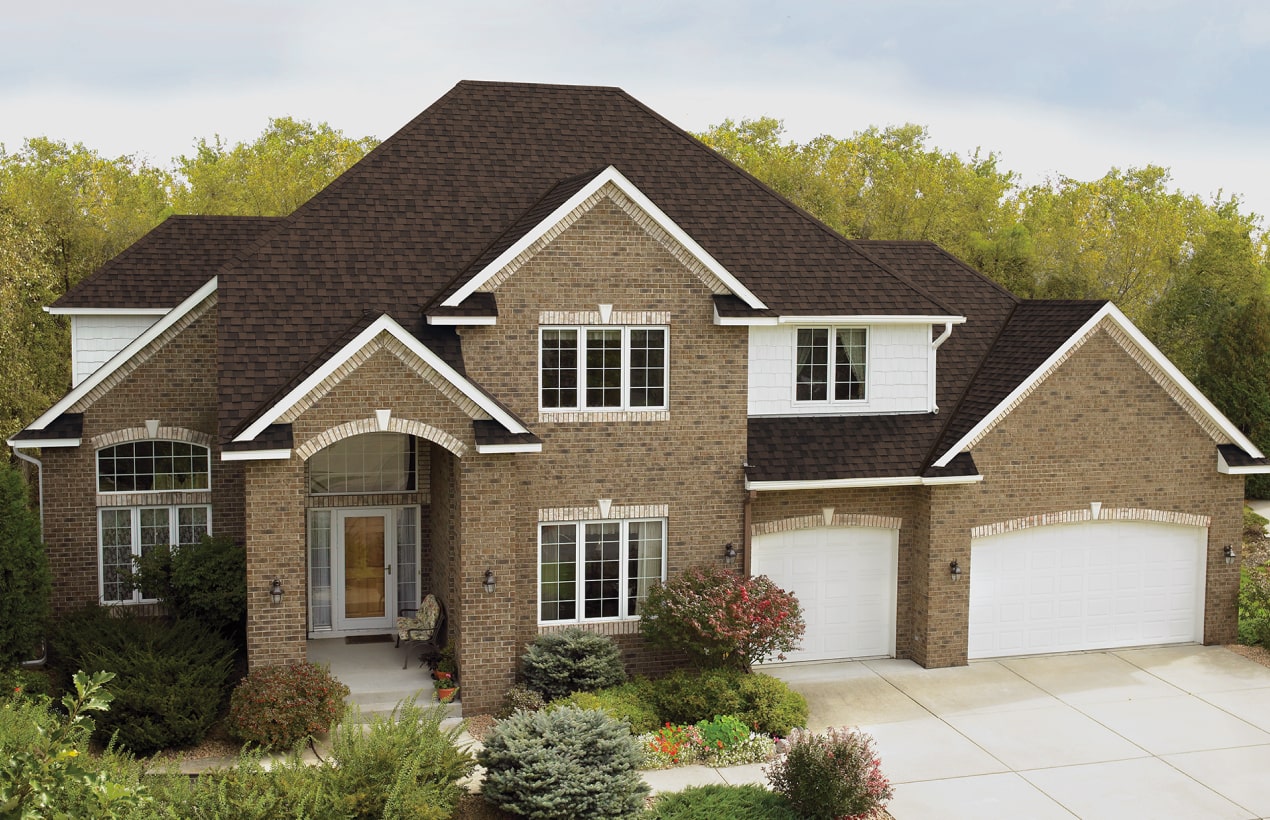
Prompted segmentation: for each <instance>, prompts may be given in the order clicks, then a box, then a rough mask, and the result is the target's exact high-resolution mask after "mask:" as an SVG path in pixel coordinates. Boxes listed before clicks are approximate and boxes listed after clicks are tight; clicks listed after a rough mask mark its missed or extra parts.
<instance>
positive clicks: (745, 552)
mask: <svg viewBox="0 0 1270 820" xmlns="http://www.w3.org/2000/svg"><path fill="white" fill-rule="evenodd" d="M756 495H758V493H756V492H755V491H754V490H749V491H748V492H746V493H745V532H744V533H743V534H742V535H741V571H742V572H744V573H745V574H746V575H749V574H750V520H751V518H752V516H753V506H754V496H756Z"/></svg>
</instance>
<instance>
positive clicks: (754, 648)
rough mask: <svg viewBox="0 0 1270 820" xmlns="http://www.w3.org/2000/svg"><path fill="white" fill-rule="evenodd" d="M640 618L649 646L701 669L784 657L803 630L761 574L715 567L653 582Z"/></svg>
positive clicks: (794, 603)
mask: <svg viewBox="0 0 1270 820" xmlns="http://www.w3.org/2000/svg"><path fill="white" fill-rule="evenodd" d="M640 615H641V619H640V634H641V635H643V636H644V640H645V641H646V642H647V643H648V644H649V645H650V646H654V647H660V648H662V649H666V650H669V651H682V652H686V653H687V654H688V656H689V657H691V658H692V659H693V660H694V661H696V662H697V663H699V664H701V665H703V666H726V667H730V668H733V669H743V670H748V669H749V668H750V667H751V666H752V665H753V664H756V663H762V662H763V661H764V660H766V659H768V658H770V657H772V656H776V657H778V658H784V657H785V655H784V653H785V652H790V651H792V650H794V649H795V648H797V646H798V643H799V641H800V640H802V636H803V632H804V631H805V630H806V624H805V623H804V622H803V616H802V609H801V608H800V607H799V606H798V599H797V598H796V597H795V596H794V594H793V593H791V592H786V591H785V590H783V589H781V588H780V587H778V586H777V585H776V584H774V583H772V580H771V579H770V578H768V577H767V576H765V575H758V576H747V577H737V575H736V574H735V573H732V572H729V571H727V570H725V569H722V568H718V567H692V568H690V569H688V570H687V571H685V572H684V573H683V574H682V575H680V576H679V577H678V578H675V579H674V580H672V581H670V582H669V583H666V584H654V585H653V588H652V590H650V591H649V593H648V598H647V599H646V600H645V601H644V604H643V606H642V608H641V609H640Z"/></svg>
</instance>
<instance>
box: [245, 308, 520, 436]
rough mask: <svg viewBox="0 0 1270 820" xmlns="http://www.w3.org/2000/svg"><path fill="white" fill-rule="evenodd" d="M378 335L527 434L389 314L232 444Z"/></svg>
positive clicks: (290, 404)
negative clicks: (399, 345) (397, 344)
mask: <svg viewBox="0 0 1270 820" xmlns="http://www.w3.org/2000/svg"><path fill="white" fill-rule="evenodd" d="M381 333H387V334H388V335H390V336H392V337H393V338H394V339H396V340H397V341H398V342H400V343H401V344H402V345H403V346H404V347H406V349H408V350H409V351H410V352H411V353H413V354H415V355H416V356H418V357H419V358H420V359H422V360H423V361H424V362H425V363H426V364H427V365H428V367H431V368H432V369H433V370H435V371H436V372H437V373H438V374H439V375H440V376H441V377H442V378H443V379H445V380H446V381H448V382H449V383H450V384H452V385H454V386H455V387H456V388H457V389H458V390H459V392H460V393H462V394H463V395H464V396H465V397H467V398H468V399H469V400H470V401H471V402H472V403H473V404H475V405H476V406H477V407H479V408H481V409H482V410H483V411H485V412H486V413H488V414H489V416H490V418H492V419H494V420H496V421H498V422H499V423H500V424H502V425H503V426H504V427H506V428H507V429H508V430H510V431H512V432H513V433H528V432H529V430H527V429H526V428H525V426H524V425H522V424H521V423H520V422H518V421H517V420H516V418H515V417H514V416H512V415H511V414H510V413H508V412H507V411H506V410H504V409H503V408H502V407H499V406H498V404H497V403H495V402H494V401H493V400H492V399H490V397H489V396H487V395H486V394H485V393H484V392H483V391H481V390H480V389H478V388H477V387H476V385H474V384H473V383H472V382H470V381H468V380H467V379H466V378H465V377H464V376H462V375H460V374H459V372H458V371H457V370H455V369H454V368H452V367H450V365H448V364H446V363H445V361H444V360H443V359H442V358H441V357H440V356H438V355H437V354H435V353H433V352H432V351H431V350H429V349H428V347H427V346H426V345H424V344H423V343H422V342H420V341H419V340H418V339H416V338H415V337H414V336H413V335H412V334H411V333H410V332H408V331H407V330H406V329H405V328H403V327H402V326H401V325H399V324H397V322H396V321H395V320H394V319H393V318H392V317H391V316H389V315H388V314H386V313H385V314H384V315H383V316H380V317H379V318H378V319H376V320H375V321H374V322H371V324H370V325H369V326H368V327H367V328H366V329H365V330H363V331H362V332H361V333H359V334H357V337H356V338H354V339H353V340H352V341H351V342H349V343H348V344H346V345H344V347H342V348H340V349H339V350H338V351H337V352H336V353H335V355H333V356H332V357H331V358H329V359H327V360H326V361H325V362H324V363H323V364H322V366H321V367H319V368H318V369H317V370H316V371H314V372H313V373H312V374H311V375H310V376H309V377H308V378H307V379H305V380H304V381H303V382H301V383H300V384H299V385H298V386H297V387H295V388H294V389H293V390H292V391H291V392H290V393H287V395H286V396H284V397H283V398H282V399H281V400H280V401H278V402H277V403H275V404H273V405H272V406H270V407H269V408H268V409H266V410H265V411H264V412H263V413H261V414H260V415H259V416H257V417H256V420H255V421H253V422H252V423H251V425H250V426H248V427H247V429H246V430H244V431H243V432H242V433H240V434H239V435H238V436H236V437H235V438H234V441H251V440H253V439H254V438H255V437H256V436H258V435H260V434H261V433H262V432H263V431H264V429H265V428H266V427H268V426H269V425H271V424H273V423H275V422H277V421H278V419H280V418H281V417H282V416H283V414H285V413H286V412H287V411H288V410H290V409H291V408H292V407H294V406H295V405H296V404H298V403H299V402H300V400H301V399H303V398H304V397H305V396H307V395H308V394H309V393H310V392H312V391H313V390H314V389H315V388H317V387H318V386H319V385H321V383H322V382H323V381H325V380H326V379H327V378H328V377H329V376H330V375H331V374H332V373H334V372H335V371H336V370H338V369H339V368H340V367H341V366H342V365H343V364H344V363H345V362H347V361H348V360H349V359H350V358H352V357H353V356H354V355H355V354H356V353H357V352H358V351H359V350H361V349H362V348H363V347H365V346H366V345H368V344H370V343H371V341H373V340H374V339H375V337H376V336H378V335H379V334H381Z"/></svg>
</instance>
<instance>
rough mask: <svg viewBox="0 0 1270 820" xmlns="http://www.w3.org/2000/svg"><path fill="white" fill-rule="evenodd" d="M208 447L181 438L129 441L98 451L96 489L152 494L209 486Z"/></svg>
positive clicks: (207, 487)
mask: <svg viewBox="0 0 1270 820" xmlns="http://www.w3.org/2000/svg"><path fill="white" fill-rule="evenodd" d="M210 462H211V459H209V458H208V454H207V448H206V447H204V446H202V445H200V444H189V443H188V442H184V441H130V442H127V443H125V444H116V445H115V446H113V447H103V448H101V449H100V450H98V451H97V492H99V493H155V492H185V491H189V490H207V489H210V488H211V486H212V476H211V463H210Z"/></svg>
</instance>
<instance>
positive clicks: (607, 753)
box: [476, 706, 648, 820]
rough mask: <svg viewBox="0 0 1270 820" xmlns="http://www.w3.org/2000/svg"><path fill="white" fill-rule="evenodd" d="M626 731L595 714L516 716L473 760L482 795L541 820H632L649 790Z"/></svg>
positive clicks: (572, 710)
mask: <svg viewBox="0 0 1270 820" xmlns="http://www.w3.org/2000/svg"><path fill="white" fill-rule="evenodd" d="M642 758H643V755H642V752H641V751H640V748H639V744H638V743H637V742H636V740H635V738H634V737H632V736H631V733H630V730H629V729H627V727H626V725H625V724H623V723H620V722H618V721H616V720H613V719H612V718H611V717H609V716H608V715H606V714H604V713H603V712H601V711H598V710H590V709H579V708H578V707H576V706H564V707H561V708H559V709H554V710H552V711H546V710H543V711H541V712H517V713H515V714H513V715H512V716H511V717H509V718H507V719H506V720H504V721H502V722H500V723H498V724H497V725H495V727H494V729H493V731H491V732H490V734H489V735H488V736H487V737H486V738H485V747H484V748H483V749H482V750H481V751H480V752H478V753H477V758H476V759H477V762H478V763H480V764H481V765H482V766H484V767H485V770H486V773H485V780H484V781H483V782H482V784H481V793H482V794H483V795H484V796H485V799H486V800H487V801H489V802H490V803H493V804H494V805H495V806H497V807H498V808H500V809H503V810H504V811H508V812H511V813H512V814H520V815H525V816H528V817H538V818H588V820H589V819H590V818H600V817H604V818H625V817H636V816H638V814H639V813H640V811H641V810H642V808H643V805H644V795H645V794H647V793H648V786H647V785H646V784H645V783H644V781H643V779H642V777H641V776H640V773H639V766H640V762H641V760H642Z"/></svg>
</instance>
